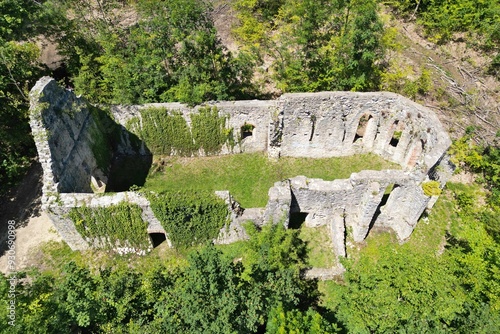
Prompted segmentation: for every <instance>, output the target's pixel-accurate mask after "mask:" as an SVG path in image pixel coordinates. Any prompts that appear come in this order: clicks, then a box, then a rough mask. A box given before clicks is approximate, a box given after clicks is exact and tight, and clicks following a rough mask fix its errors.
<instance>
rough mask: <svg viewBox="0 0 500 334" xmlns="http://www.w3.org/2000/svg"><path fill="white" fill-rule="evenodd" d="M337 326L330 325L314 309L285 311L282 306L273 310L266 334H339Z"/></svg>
mask: <svg viewBox="0 0 500 334" xmlns="http://www.w3.org/2000/svg"><path fill="white" fill-rule="evenodd" d="M338 332H340V329H339V328H338V327H337V326H336V324H332V323H329V322H328V321H327V320H326V319H325V318H323V317H322V316H321V314H320V313H318V312H317V311H315V310H313V309H308V310H307V312H300V311H299V310H291V311H285V310H284V309H283V306H282V305H278V306H277V307H275V308H273V309H272V310H271V312H270V314H269V318H268V322H267V325H266V333H270V334H271V333H272V334H274V333H280V334H281V333H300V334H302V333H303V334H316V333H321V334H328V333H338Z"/></svg>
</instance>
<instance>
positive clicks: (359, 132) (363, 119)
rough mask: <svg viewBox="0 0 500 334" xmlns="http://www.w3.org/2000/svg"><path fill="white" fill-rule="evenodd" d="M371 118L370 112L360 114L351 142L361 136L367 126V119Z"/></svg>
mask: <svg viewBox="0 0 500 334" xmlns="http://www.w3.org/2000/svg"><path fill="white" fill-rule="evenodd" d="M371 118H372V116H371V115H370V114H364V115H363V116H361V118H360V119H359V122H358V128H357V129H356V134H355V135H354V140H353V143H355V142H356V140H358V139H360V138H363V137H364V135H365V132H366V128H367V127H368V121H369V120H370V119H371Z"/></svg>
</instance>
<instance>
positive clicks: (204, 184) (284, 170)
mask: <svg viewBox="0 0 500 334" xmlns="http://www.w3.org/2000/svg"><path fill="white" fill-rule="evenodd" d="M166 159H168V160H163V161H164V164H163V166H162V169H163V170H162V171H157V172H154V173H152V175H151V176H149V178H148V179H147V180H146V184H145V185H144V188H145V190H153V191H157V192H160V191H164V190H170V191H179V190H186V189H187V190H210V191H215V190H229V191H230V192H231V194H232V195H233V196H234V198H235V199H236V200H237V201H238V202H240V204H241V205H242V206H243V207H244V208H251V207H263V206H265V205H266V203H267V192H268V190H269V188H270V187H272V186H273V184H274V183H275V182H277V181H281V180H283V179H286V178H290V177H294V176H297V175H305V176H307V177H310V178H321V179H325V180H335V179H345V178H348V177H349V176H350V175H351V173H353V172H360V171H362V170H365V169H372V170H382V169H395V168H399V166H397V165H396V164H393V163H389V162H386V161H384V160H383V159H382V158H380V157H378V156H376V155H373V154H364V155H356V156H350V157H341V158H325V159H310V158H289V157H282V158H280V159H279V160H278V161H272V160H269V159H268V158H267V156H266V155H264V154H260V153H252V154H247V153H245V154H235V155H227V156H216V157H197V158H178V157H167V158H166Z"/></svg>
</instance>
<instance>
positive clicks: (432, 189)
mask: <svg viewBox="0 0 500 334" xmlns="http://www.w3.org/2000/svg"><path fill="white" fill-rule="evenodd" d="M422 190H423V191H424V194H425V196H439V195H441V188H440V184H439V182H438V181H427V182H424V183H422Z"/></svg>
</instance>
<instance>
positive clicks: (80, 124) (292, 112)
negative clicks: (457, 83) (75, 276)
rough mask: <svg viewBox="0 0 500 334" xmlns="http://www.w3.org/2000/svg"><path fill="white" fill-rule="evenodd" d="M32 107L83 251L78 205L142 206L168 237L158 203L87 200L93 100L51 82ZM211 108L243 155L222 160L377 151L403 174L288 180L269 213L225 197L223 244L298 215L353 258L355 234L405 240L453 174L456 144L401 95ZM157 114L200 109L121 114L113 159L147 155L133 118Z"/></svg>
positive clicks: (48, 194) (60, 225)
mask: <svg viewBox="0 0 500 334" xmlns="http://www.w3.org/2000/svg"><path fill="white" fill-rule="evenodd" d="M31 103H32V108H31V122H30V124H31V126H32V129H33V135H34V137H35V141H36V145H37V149H38V153H39V158H40V161H41V162H42V166H43V169H44V200H43V204H44V208H45V209H46V210H48V211H49V214H50V216H51V217H52V219H53V221H54V224H55V226H56V228H57V229H58V231H59V232H60V233H61V235H62V236H63V238H64V239H65V240H66V241H67V242H68V244H69V245H70V246H71V247H72V248H73V249H85V248H86V247H89V245H88V243H87V242H86V241H85V240H83V239H82V237H81V236H79V234H78V232H77V231H76V229H75V226H74V224H73V222H72V221H71V220H70V219H69V218H68V215H67V213H68V212H69V211H70V210H71V208H72V207H78V206H83V205H85V206H89V207H99V206H107V205H111V204H116V203H118V202H121V201H126V202H130V203H135V204H137V205H139V206H140V207H141V208H142V210H143V220H144V221H147V222H148V224H149V226H148V231H149V232H159V233H164V230H163V228H162V227H161V225H160V224H159V222H158V220H157V219H156V217H154V214H153V213H152V211H151V209H150V207H149V202H148V201H147V200H146V199H145V198H143V197H142V196H140V195H138V194H136V193H133V192H123V193H117V194H115V195H110V196H101V195H95V194H78V193H85V192H88V193H89V192H91V189H90V188H91V187H90V186H89V184H90V179H91V178H92V177H93V176H94V175H96V173H98V172H97V171H98V163H97V160H98V159H97V158H98V157H96V154H95V149H93V147H94V146H95V143H96V140H97V139H96V137H97V138H99V135H100V134H99V131H98V130H99V129H102V127H101V126H100V124H99V122H98V120H97V119H95V117H94V116H93V114H92V112H90V111H89V110H90V109H89V108H90V106H89V105H87V104H86V103H85V102H84V100H81V99H78V98H76V97H75V96H74V94H73V93H72V92H69V91H66V90H63V89H61V88H59V87H57V85H56V83H55V82H54V81H51V80H50V79H48V78H43V79H41V80H40V81H39V82H38V83H37V85H36V86H35V87H34V88H33V90H32V92H31ZM209 105H213V106H216V107H217V108H218V110H219V113H220V115H225V116H228V118H227V119H228V120H227V124H226V127H227V128H228V129H232V130H233V132H234V136H235V137H236V138H237V139H238V142H239V143H238V145H236V146H235V147H231V148H230V147H228V146H226V147H224V148H223V149H222V151H221V152H220V154H230V153H239V152H259V151H262V152H267V153H268V155H269V156H270V157H275V158H277V157H279V156H293V157H313V158H322V157H333V156H347V155H352V154H359V153H366V152H373V153H375V154H378V155H380V156H382V157H384V158H385V159H387V160H389V161H393V162H395V163H397V164H399V165H400V166H401V167H402V170H385V171H362V172H360V173H354V174H352V175H351V177H350V178H349V179H344V180H333V181H325V180H320V179H308V178H306V177H304V176H297V177H294V178H291V179H289V180H283V181H280V182H277V183H276V184H275V185H274V187H272V188H271V189H270V190H269V201H268V204H267V206H266V208H247V209H243V208H240V207H239V205H238V204H237V203H236V202H235V201H234V200H233V199H232V198H231V195H230V194H229V193H228V192H219V193H218V196H220V197H221V198H224V199H225V200H226V203H227V205H228V208H229V209H230V212H231V224H230V226H229V228H224V229H221V231H220V233H219V237H218V238H217V240H215V242H218V243H228V242H233V241H235V240H239V239H242V238H246V233H245V231H244V229H243V228H242V223H243V222H245V221H248V220H250V221H254V222H255V223H256V224H263V223H266V222H271V221H272V222H274V223H284V224H285V225H286V226H288V222H289V217H290V215H293V214H295V213H307V217H306V220H305V224H306V226H310V227H314V226H321V225H327V226H329V231H330V233H331V237H332V240H333V245H334V246H333V247H334V250H335V253H336V254H337V255H339V256H345V253H346V250H345V242H346V240H345V235H346V234H348V235H351V236H352V239H353V240H354V241H355V242H360V241H362V240H364V238H365V237H366V236H367V234H368V233H369V231H370V229H371V228H374V227H379V228H390V229H392V230H394V231H395V233H396V235H397V236H398V238H399V240H401V241H404V240H406V239H407V238H408V237H409V236H410V235H411V233H412V231H413V229H414V227H415V225H416V223H417V221H418V219H419V217H420V216H421V214H422V213H423V212H424V210H425V209H426V207H428V206H429V205H430V199H431V198H430V197H429V196H426V195H425V194H424V192H423V190H422V183H423V182H426V181H428V180H437V181H439V182H440V184H441V186H444V184H445V182H446V180H447V179H448V178H449V176H450V175H451V172H452V171H453V166H452V164H451V163H450V162H449V160H448V159H447V156H446V154H445V152H446V150H447V149H448V147H449V145H450V144H451V141H450V139H449V137H448V135H447V134H446V132H445V131H444V129H443V127H442V126H441V124H440V122H439V120H438V119H437V117H436V115H435V114H434V113H433V112H432V111H430V110H429V109H427V108H424V107H422V106H420V105H418V104H416V103H414V102H412V101H410V100H408V99H406V98H404V97H401V96H399V95H397V94H392V93H352V92H323V93H300V94H285V95H283V96H282V97H281V98H279V99H278V100H273V101H234V102H217V103H211V104H209ZM147 107H163V108H167V109H169V110H175V111H180V112H181V113H182V115H183V117H184V119H185V120H186V122H187V123H188V125H189V124H190V115H191V114H192V113H196V112H197V109H198V108H189V107H187V106H184V105H182V104H179V103H165V104H149V105H142V106H113V107H111V114H112V115H113V118H114V120H115V121H116V122H117V123H118V124H120V126H121V128H122V129H123V131H122V132H121V134H120V136H119V137H120V138H121V139H120V141H119V142H120V145H118V147H116V148H114V150H115V151H114V152H112V153H113V154H116V153H117V152H118V153H123V152H127V151H131V152H140V154H147V152H148V150H147V147H145V145H144V143H142V142H140V141H138V140H137V137H135V138H134V134H133V133H131V132H128V131H127V130H126V129H125V127H126V126H127V124H128V121H129V120H130V119H132V118H135V117H137V118H138V119H139V120H140V117H141V114H140V110H141V109H142V108H147ZM61 110H65V111H64V112H61ZM245 124H250V125H252V126H253V131H252V133H251V135H249V136H246V137H245V138H243V136H242V127H243V126H244V125H245ZM101 172H102V170H101ZM102 174H105V173H104V172H103V173H102ZM104 176H106V175H104ZM104 176H100V177H104ZM67 192H74V193H71V194H70V193H67ZM167 239H168V236H167Z"/></svg>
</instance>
